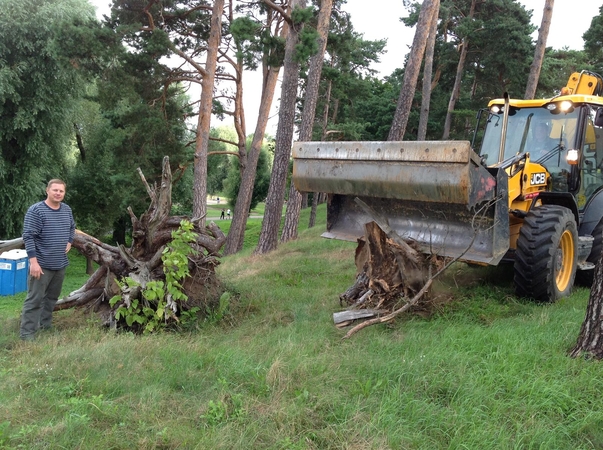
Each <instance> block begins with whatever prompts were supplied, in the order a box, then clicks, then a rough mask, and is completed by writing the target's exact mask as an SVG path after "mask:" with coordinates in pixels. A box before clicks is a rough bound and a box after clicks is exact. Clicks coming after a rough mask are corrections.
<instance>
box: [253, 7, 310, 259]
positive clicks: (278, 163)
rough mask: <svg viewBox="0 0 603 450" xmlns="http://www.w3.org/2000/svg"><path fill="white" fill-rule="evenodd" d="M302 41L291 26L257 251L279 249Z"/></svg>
mask: <svg viewBox="0 0 603 450" xmlns="http://www.w3.org/2000/svg"><path fill="white" fill-rule="evenodd" d="M296 6H299V7H302V8H303V7H305V6H306V1H305V0H294V1H293V2H292V5H291V9H293V8H295V7H296ZM298 41H299V30H297V29H296V28H295V27H293V26H291V29H290V30H289V35H288V36H287V42H286V43H285V61H284V64H283V81H282V84H281V102H280V109H279V115H278V126H277V131H276V142H275V149H274V161H273V163H272V174H271V176H270V186H269V187H268V196H267V197H266V208H265V209H264V220H263V221H262V230H261V232H260V238H259V240H258V245H257V247H256V249H255V251H254V253H255V254H258V255H261V254H264V253H268V252H271V251H272V250H276V247H277V241H278V230H279V226H280V223H281V215H282V210H283V203H284V201H285V187H286V182H287V173H288V171H289V157H290V155H291V141H292V139H293V127H294V120H295V104H296V101H297V84H298V78H299V63H297V62H296V61H295V46H296V45H297V43H298Z"/></svg>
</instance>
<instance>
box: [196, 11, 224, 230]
mask: <svg viewBox="0 0 603 450" xmlns="http://www.w3.org/2000/svg"><path fill="white" fill-rule="evenodd" d="M223 10H224V0H215V1H214V6H213V9H212V13H211V29H210V34H209V40H208V42H207V59H206V62H205V73H204V74H203V80H202V82H201V99H200V101H199V121H198V124H197V141H196V144H195V162H194V184H193V216H194V218H195V219H198V220H199V221H200V222H199V224H200V226H204V225H205V215H206V214H207V149H208V146H209V127H210V123H211V111H212V101H213V96H214V93H213V90H214V80H215V73H216V66H217V59H218V47H219V46H220V40H221V38H222V11H223Z"/></svg>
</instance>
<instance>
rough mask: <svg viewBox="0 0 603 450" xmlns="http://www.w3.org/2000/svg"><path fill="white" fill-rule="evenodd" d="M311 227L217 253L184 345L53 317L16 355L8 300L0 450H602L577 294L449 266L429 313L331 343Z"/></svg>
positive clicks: (348, 274)
mask: <svg viewBox="0 0 603 450" xmlns="http://www.w3.org/2000/svg"><path fill="white" fill-rule="evenodd" d="M319 220H320V223H319V224H318V226H317V227H315V228H313V229H310V230H307V229H303V230H302V231H301V233H300V238H299V239H298V240H296V241H294V242H291V243H288V244H286V245H281V246H280V247H279V248H278V249H277V250H276V251H275V252H273V253H270V254H269V255H266V256H263V257H256V256H252V254H251V253H252V250H253V247H252V246H248V247H247V248H246V249H245V250H244V251H243V252H241V254H238V255H234V256H232V257H228V258H224V259H223V261H222V264H221V265H220V266H219V267H218V271H219V275H220V277H221V278H222V279H223V280H224V282H225V284H226V286H227V288H228V291H229V292H230V293H231V301H230V304H229V309H228V310H227V311H226V314H225V317H224V318H223V319H222V320H221V321H219V322H216V321H211V320H208V321H205V322H203V323H200V324H199V327H198V328H197V329H195V330H189V331H188V332H186V333H181V334H168V333H164V334H159V335H152V336H134V335H131V334H129V333H116V332H112V331H109V330H105V329H103V328H101V327H99V326H98V325H97V322H96V321H95V319H94V315H88V314H86V313H85V312H84V311H66V312H62V313H58V314H57V318H56V325H57V329H56V330H55V331H54V332H51V333H47V334H43V335H41V336H40V337H39V339H37V340H36V341H34V342H33V343H22V342H20V341H18V340H17V333H16V331H17V328H18V308H17V307H16V305H18V304H19V302H20V301H22V300H21V299H20V298H8V299H9V301H8V303H7V304H12V305H13V306H12V307H6V308H5V307H3V308H1V309H0V316H1V317H2V329H1V331H0V343H1V345H2V348H1V350H0V447H1V448H9V449H10V448H28V449H42V448H82V449H84V448H86V449H88V448H89V449H97V448H111V449H132V448H139V449H160V448H161V449H176V448H179V449H214V448H215V449H249V448H265V449H384V448H391V449H458V448H466V449H494V448H496V449H524V448H525V449H531V448H538V449H596V448H603V411H602V410H601V408H600V404H601V400H602V398H601V397H602V394H601V392H602V390H603V376H602V375H601V370H600V369H601V366H600V363H598V362H594V361H587V360H583V359H578V360H574V359H570V358H568V357H567V356H566V352H567V350H568V349H569V348H570V347H571V346H572V345H573V343H574V342H575V339H576V337H577V335H578V332H579V328H580V324H581V322H582V320H583V318H584V314H585V307H586V302H587V299H588V291H586V290H577V291H576V292H575V293H574V294H573V295H572V296H571V297H569V298H567V299H564V300H562V301H560V302H558V303H556V304H553V305H535V304H532V303H529V302H524V301H522V300H518V299H516V298H514V297H513V296H512V295H511V292H512V288H511V280H510V277H508V276H507V275H506V270H505V269H504V268H498V269H497V270H495V271H492V270H485V271H484V270H474V269H469V268H466V267H465V266H463V265H459V266H458V267H455V268H453V270H452V271H451V272H450V273H449V274H447V277H446V278H445V279H444V280H442V281H441V282H440V284H439V285H438V288H437V295H438V297H437V298H438V299H439V304H438V305H439V306H437V307H436V309H435V310H434V311H432V312H430V313H429V314H427V313H425V311H418V312H416V313H414V314H409V315H407V316H405V317H402V318H400V319H399V320H398V321H397V322H396V323H394V324H391V325H387V326H375V327H370V328H367V329H365V330H363V331H361V332H360V333H358V334H357V335H355V336H354V337H353V338H352V339H350V340H345V341H342V340H341V337H342V336H343V335H344V334H345V331H343V330H338V329H337V328H335V327H334V326H333V323H332V313H333V312H335V311H338V310H339V309H340V306H339V303H338V295H339V294H340V293H342V292H343V291H344V290H345V289H346V288H347V287H349V286H350V285H351V284H352V283H353V281H354V274H355V267H354V262H353V255H354V249H355V245H354V244H353V243H347V242H340V241H332V240H326V239H322V238H320V233H321V231H322V230H323V229H324V221H325V219H324V209H321V214H320V217H319ZM305 223H307V217H305V216H304V217H303V218H302V221H301V225H304V224H305ZM302 228H305V227H303V226H302ZM81 269H82V267H79V268H78V267H77V264H76V263H74V264H73V265H72V269H70V270H75V271H76V272H79V271H80V270H81ZM76 275H77V273H74V274H72V275H70V277H71V276H76ZM467 284H469V286H466V285H467ZM15 297H16V296H15ZM4 299H5V298H4V297H3V298H2V299H1V300H0V303H1V302H4Z"/></svg>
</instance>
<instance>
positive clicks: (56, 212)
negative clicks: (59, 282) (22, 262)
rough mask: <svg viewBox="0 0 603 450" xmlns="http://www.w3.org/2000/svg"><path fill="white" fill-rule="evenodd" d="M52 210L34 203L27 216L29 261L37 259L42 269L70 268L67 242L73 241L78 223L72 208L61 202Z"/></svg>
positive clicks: (41, 204)
mask: <svg viewBox="0 0 603 450" xmlns="http://www.w3.org/2000/svg"><path fill="white" fill-rule="evenodd" d="M60 205H61V206H60V207H59V209H52V208H51V207H50V206H48V205H47V204H46V203H45V202H43V201H42V202H38V203H35V204H33V205H32V206H30V207H29V209H28V210H27V214H25V223H24V224H23V242H24V243H25V249H26V250H27V256H28V257H29V258H34V257H35V258H37V259H38V264H40V267H42V269H49V270H59V269H63V268H65V267H67V265H68V264H69V261H68V260H67V253H66V252H65V250H66V249H67V243H69V242H73V237H74V234H75V221H74V220H73V214H72V213H71V208H70V207H69V206H68V205H66V204H65V203H61V204H60Z"/></svg>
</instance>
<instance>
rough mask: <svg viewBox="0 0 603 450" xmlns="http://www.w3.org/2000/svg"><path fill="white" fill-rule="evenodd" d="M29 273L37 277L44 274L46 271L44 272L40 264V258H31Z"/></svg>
mask: <svg viewBox="0 0 603 450" xmlns="http://www.w3.org/2000/svg"><path fill="white" fill-rule="evenodd" d="M29 274H30V275H31V276H32V277H34V278H36V279H37V278H40V276H42V275H44V272H42V268H41V267H40V265H39V264H38V258H30V259H29Z"/></svg>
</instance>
